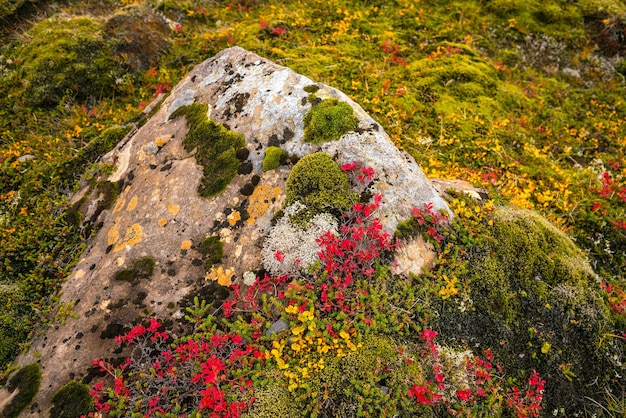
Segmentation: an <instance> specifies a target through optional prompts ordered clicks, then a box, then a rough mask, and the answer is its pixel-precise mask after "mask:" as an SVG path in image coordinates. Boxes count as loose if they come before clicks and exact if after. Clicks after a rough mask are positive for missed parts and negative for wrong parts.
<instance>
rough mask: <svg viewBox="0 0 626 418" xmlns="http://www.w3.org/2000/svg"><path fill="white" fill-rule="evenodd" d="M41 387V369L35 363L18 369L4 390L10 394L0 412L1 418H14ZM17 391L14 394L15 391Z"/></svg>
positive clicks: (28, 403)
mask: <svg viewBox="0 0 626 418" xmlns="http://www.w3.org/2000/svg"><path fill="white" fill-rule="evenodd" d="M40 385H41V367H40V366H39V364H37V363H32V364H29V365H28V366H24V367H22V368H21V369H19V370H18V371H17V372H15V373H14V374H12V375H11V376H10V377H9V381H8V383H7V385H6V386H5V387H4V389H5V390H6V391H7V392H9V393H10V394H12V395H11V396H13V399H11V401H9V402H8V403H7V404H6V405H5V406H4V409H3V410H1V411H0V416H2V417H3V418H15V417H17V416H19V415H20V413H21V412H22V411H23V410H25V409H26V408H27V407H28V405H30V403H31V402H32V401H33V399H34V398H35V395H37V392H39V386H40ZM16 390H17V391H18V392H17V393H15V391H16Z"/></svg>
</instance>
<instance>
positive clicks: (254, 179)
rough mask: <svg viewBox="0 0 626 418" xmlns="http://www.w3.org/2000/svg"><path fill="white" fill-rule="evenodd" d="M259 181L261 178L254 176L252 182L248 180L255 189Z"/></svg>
mask: <svg viewBox="0 0 626 418" xmlns="http://www.w3.org/2000/svg"><path fill="white" fill-rule="evenodd" d="M260 181H261V177H260V176H258V175H256V174H255V175H254V176H252V180H250V182H251V183H252V185H253V186H254V187H256V186H257V185H258V184H259V182H260Z"/></svg>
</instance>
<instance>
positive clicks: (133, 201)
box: [126, 196, 137, 210]
mask: <svg viewBox="0 0 626 418" xmlns="http://www.w3.org/2000/svg"><path fill="white" fill-rule="evenodd" d="M136 206H137V196H135V197H133V198H132V199H130V202H128V206H126V210H133V209H135V207H136Z"/></svg>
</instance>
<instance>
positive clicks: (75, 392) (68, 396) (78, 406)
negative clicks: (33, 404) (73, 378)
mask: <svg viewBox="0 0 626 418" xmlns="http://www.w3.org/2000/svg"><path fill="white" fill-rule="evenodd" d="M93 408H94V403H93V398H92V397H91V395H90V394H89V386H87V385H85V384H84V383H80V382H69V383H67V384H65V385H64V386H63V387H62V388H61V389H59V390H58V391H57V392H56V393H55V394H54V395H53V396H52V409H51V410H50V416H53V417H58V418H76V417H80V416H81V415H87V414H88V413H89V412H91V411H93Z"/></svg>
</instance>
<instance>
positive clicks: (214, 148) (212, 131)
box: [170, 103, 246, 198]
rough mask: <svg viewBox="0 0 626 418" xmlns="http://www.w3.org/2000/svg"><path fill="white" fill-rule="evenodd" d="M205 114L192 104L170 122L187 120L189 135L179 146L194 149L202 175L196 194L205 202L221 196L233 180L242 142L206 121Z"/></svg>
mask: <svg viewBox="0 0 626 418" xmlns="http://www.w3.org/2000/svg"><path fill="white" fill-rule="evenodd" d="M206 113H207V106H206V105H203V104H199V103H194V104H191V105H189V106H182V107H180V108H178V109H176V111H175V112H174V113H172V115H171V116H170V118H171V119H173V118H176V117H178V116H185V118H186V120H187V125H188V126H189V132H188V133H187V136H186V137H185V139H184V141H183V146H184V147H185V149H186V150H187V151H189V152H191V151H192V150H193V149H194V148H197V152H196V154H195V157H196V161H197V162H198V164H200V165H201V166H202V167H203V173H204V176H203V177H202V179H201V180H200V185H199V186H198V194H200V196H203V197H207V198H208V197H213V196H217V195H218V194H220V193H222V192H223V191H224V190H225V189H226V187H227V186H228V185H229V184H230V182H231V181H232V179H233V178H235V176H236V175H237V171H238V170H239V167H240V166H241V161H239V160H238V159H237V150H238V149H240V148H243V147H244V146H245V145H246V141H245V139H244V137H243V135H241V134H239V133H236V132H232V131H229V130H228V129H226V128H225V127H224V126H223V125H220V124H218V123H216V122H215V121H213V120H209V119H208V118H207V116H206Z"/></svg>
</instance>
